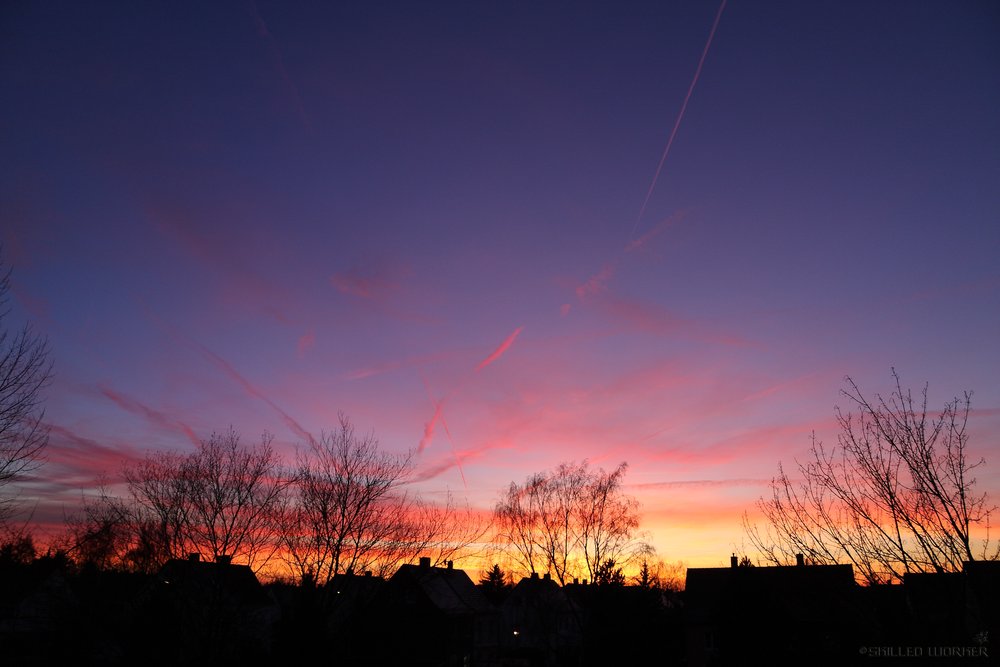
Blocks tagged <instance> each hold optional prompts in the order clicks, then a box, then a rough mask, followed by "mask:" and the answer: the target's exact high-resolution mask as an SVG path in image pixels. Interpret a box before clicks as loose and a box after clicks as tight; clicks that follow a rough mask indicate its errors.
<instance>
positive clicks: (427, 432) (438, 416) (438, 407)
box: [417, 373, 469, 493]
mask: <svg viewBox="0 0 1000 667" xmlns="http://www.w3.org/2000/svg"><path fill="white" fill-rule="evenodd" d="M420 379H421V380H423V382H424V388H425V389H426V390H427V397H428V398H429V399H431V403H433V404H434V416H433V417H431V420H430V421H429V422H427V423H426V424H425V425H424V437H423V438H421V440H420V445H419V446H418V447H417V454H421V453H423V451H424V449H425V448H426V447H427V445H429V444H430V441H431V438H433V437H434V425H435V424H436V423H437V422H438V421H440V422H441V426H443V427H444V434H445V435H446V436H448V443H449V444H450V445H451V455H452V456H453V457H455V465H456V466H457V467H458V472H459V474H461V475H462V485H463V486H465V492H466V493H468V492H469V483H468V482H467V481H465V470H463V469H462V459H461V457H459V455H458V451H456V449H455V440H454V439H453V438H452V437H451V431H450V430H449V429H448V422H447V421H446V420H445V418H444V402H445V401H446V400H448V397H447V396H444V397H443V398H442V399H441V400H440V401H435V400H434V392H432V391H431V385H430V383H429V382H427V378H426V377H425V376H424V374H423V373H420Z"/></svg>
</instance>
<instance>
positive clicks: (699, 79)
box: [0, 0, 1000, 566]
mask: <svg viewBox="0 0 1000 667" xmlns="http://www.w3.org/2000/svg"><path fill="white" fill-rule="evenodd" d="M998 34H1000V10H998V7H997V5H996V3H994V2H987V1H983V2H965V1H956V2H919V1H910V0H907V1H879V2H852V1H845V0H836V1H830V2H809V3H802V2H797V1H787V2H782V1H774V2H766V3H761V2H747V1H745V0H729V1H728V2H727V3H725V4H724V5H720V4H719V3H718V2H715V1H714V0H712V1H693V0H692V1H685V2H648V3H646V2H630V3H618V2H547V1H542V2H531V3H527V2H523V3H521V2H454V3H453V2H428V3H403V2H356V3H354V2H337V3H305V2H265V1H263V0H258V1H256V2H254V1H249V2H228V1H225V0H223V1H221V2H213V3H201V2H178V1H171V2H148V3H131V2H118V3H109V2H88V3H78V2H46V3H37V2H8V3H4V6H3V8H2V9H0V94H2V97H3V100H4V103H3V104H2V105H0V142H2V143H0V242H2V244H3V251H2V252H3V261H4V263H5V264H6V265H7V266H9V267H11V268H12V269H13V276H12V281H13V295H12V296H13V298H12V302H11V308H12V311H11V316H10V318H9V322H10V325H11V326H16V325H18V324H19V323H21V322H28V321H30V322H31V323H32V326H33V327H34V328H35V330H36V331H38V332H39V333H40V334H41V335H44V336H46V337H47V338H48V342H49V346H50V354H51V358H52V361H53V363H54V373H55V375H54V378H53V382H52V383H51V385H50V387H49V388H48V390H47V393H46V396H45V409H46V421H47V422H48V423H49V424H50V425H51V429H52V430H51V437H50V443H49V447H48V452H47V457H46V462H45V464H44V465H43V466H42V467H41V468H40V469H39V470H38V471H36V473H35V475H34V477H33V478H31V479H27V480H24V481H23V483H22V484H21V485H20V494H21V500H22V501H23V502H24V504H25V507H30V508H31V509H32V511H33V517H34V520H35V521H36V522H38V523H39V524H42V525H53V526H54V525H57V524H58V523H59V522H61V521H62V519H63V518H64V517H65V516H66V515H68V514H71V513H72V512H73V511H74V509H75V508H76V507H77V506H78V505H79V503H80V500H81V497H82V496H83V495H85V494H92V493H94V492H95V489H96V488H97V487H98V486H99V485H100V484H102V483H105V484H109V485H110V486H111V487H112V488H114V485H115V484H116V483H118V482H120V480H121V469H122V465H123V462H124V461H130V460H136V459H137V458H141V457H142V456H143V455H144V454H145V453H146V452H148V451H152V450H157V449H174V450H178V451H190V450H191V449H192V448H193V447H194V442H196V441H197V440H199V439H201V438H207V437H208V435H209V434H210V433H212V432H213V431H224V430H225V429H227V428H228V427H229V426H230V425H232V426H233V427H234V428H236V429H237V430H238V431H240V432H241V433H242V435H243V437H244V439H245V440H246V441H247V442H248V443H249V442H253V441H256V440H257V439H258V438H259V436H260V434H261V433H262V432H265V431H266V432H269V433H271V434H273V436H274V439H275V440H274V442H275V445H276V446H277V447H278V448H279V449H280V451H281V452H282V454H283V455H284V456H285V457H287V459H288V460H291V458H292V456H293V454H294V451H295V448H296V447H300V446H302V445H303V444H304V443H305V442H306V441H307V439H308V438H309V437H311V436H312V437H315V436H318V435H319V434H320V433H321V432H323V431H324V430H330V429H332V428H334V427H335V426H336V424H337V419H338V414H339V413H341V412H342V413H344V414H346V415H348V416H349V417H350V418H351V420H352V421H353V422H354V423H355V425H356V426H357V428H359V429H360V430H362V431H369V430H371V431H373V432H374V433H375V434H376V436H377V437H378V438H379V440H380V442H381V445H382V447H383V448H384V449H385V450H387V451H391V452H400V453H402V452H406V451H412V452H413V453H414V456H415V461H416V464H417V471H416V474H415V478H414V479H415V481H414V482H413V484H412V488H413V489H414V490H415V491H417V492H419V493H421V494H423V495H424V496H425V497H427V498H429V499H442V498H444V497H445V495H446V494H447V493H451V494H453V496H454V497H455V498H456V499H458V500H460V501H461V502H468V503H469V504H470V505H472V506H473V507H475V508H479V509H482V510H484V511H488V510H489V509H490V508H491V507H492V506H493V504H494V503H495V501H496V500H497V497H498V494H499V492H500V491H501V490H502V489H503V488H505V487H506V486H507V485H509V483H510V482H511V481H518V482H521V481H523V480H524V478H525V477H527V476H528V475H530V474H532V473H534V472H539V471H542V470H546V469H549V468H552V467H554V466H555V465H557V464H558V463H560V462H563V461H573V460H581V459H587V460H589V461H590V462H591V464H592V465H593V466H596V467H603V468H605V469H611V468H613V467H614V466H616V465H617V464H618V463H620V462H622V461H627V462H628V464H629V472H628V474H627V476H626V491H627V492H628V493H630V494H632V495H634V496H635V497H636V498H638V499H639V500H640V502H641V503H642V512H643V514H642V522H643V523H642V526H643V530H644V531H646V532H647V533H648V537H649V539H650V540H651V542H652V544H653V545H654V546H655V547H656V548H657V550H658V553H659V556H660V557H662V558H664V559H665V560H667V561H676V560H684V561H685V562H687V563H689V564H692V565H706V566H713V565H720V564H723V563H725V562H727V561H728V557H729V555H730V553H731V552H733V551H743V550H744V549H745V548H747V540H746V539H745V537H744V535H743V529H742V527H741V519H742V515H743V513H744V512H745V511H748V510H749V511H751V512H752V510H753V505H754V500H755V499H756V498H758V497H759V496H761V495H762V494H766V493H768V486H767V485H768V482H769V480H770V479H771V478H772V477H773V476H774V475H775V474H776V472H777V466H778V463H779V461H783V462H784V463H785V465H786V466H790V465H794V461H795V460H796V459H798V460H805V458H806V456H807V455H808V450H809V444H810V437H811V434H812V433H815V434H816V437H817V438H818V439H820V440H822V441H824V442H830V443H832V442H835V441H836V436H837V428H836V423H835V421H834V409H835V407H836V406H838V405H840V406H842V407H847V403H846V402H845V400H844V399H843V397H842V396H840V394H839V392H840V390H841V389H842V388H843V387H844V378H845V376H850V377H852V378H854V379H855V381H856V382H857V383H858V385H859V386H860V387H861V388H862V390H863V391H865V392H867V393H870V394H874V393H876V392H883V393H888V392H889V391H890V390H891V388H892V386H893V385H892V376H891V369H892V368H895V369H896V370H897V371H898V373H899V374H900V376H901V378H902V380H903V383H904V385H907V386H910V387H912V388H913V389H914V390H916V391H919V390H920V389H921V388H922V387H923V386H924V384H925V383H927V384H928V386H929V389H928V393H929V400H930V405H931V407H932V408H939V407H940V406H941V405H943V403H944V402H945V401H947V400H949V399H951V398H953V397H954V396H956V395H960V394H961V392H963V391H965V390H971V391H973V392H974V396H973V408H974V413H973V417H972V421H971V424H970V432H971V434H972V440H971V447H972V449H973V451H974V453H976V454H978V455H982V456H985V457H986V458H987V459H990V460H989V462H988V464H987V466H986V467H985V468H981V469H979V471H978V483H979V487H980V489H981V490H985V491H991V493H992V494H993V498H994V499H996V498H1000V456H998V454H1000V447H998V445H1000V442H998V437H997V434H998V433H1000V382H998V378H1000V346H998V345H997V341H998V340H1000V261H998V258H1000V220H998V217H1000V216H998V214H1000V113H997V109H1000V40H998V39H997V35H998ZM667 148H669V150H666V149H667Z"/></svg>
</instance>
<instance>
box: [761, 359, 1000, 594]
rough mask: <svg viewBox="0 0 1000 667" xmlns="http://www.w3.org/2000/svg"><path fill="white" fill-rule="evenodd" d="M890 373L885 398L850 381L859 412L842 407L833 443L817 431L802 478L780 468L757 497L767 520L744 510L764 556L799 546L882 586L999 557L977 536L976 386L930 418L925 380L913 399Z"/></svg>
mask: <svg viewBox="0 0 1000 667" xmlns="http://www.w3.org/2000/svg"><path fill="white" fill-rule="evenodd" d="M892 375H893V379H894V381H895V385H896V388H895V390H894V391H893V392H892V394H891V395H890V396H889V397H888V399H886V398H883V397H882V396H880V395H876V396H875V397H874V398H873V399H869V398H867V397H865V396H864V394H863V393H862V392H861V390H860V389H859V388H858V386H857V384H855V382H854V381H853V380H852V379H851V378H847V388H846V389H844V390H843V391H842V395H843V396H844V397H845V398H846V399H848V401H849V402H850V404H851V408H852V410H853V412H852V411H847V412H843V411H841V410H840V408H837V412H836V414H837V422H838V424H839V426H840V434H839V435H838V438H837V445H836V446H834V447H830V448H828V447H825V446H824V445H823V443H822V442H819V441H817V440H816V439H815V437H814V438H813V443H812V447H811V450H810V460H809V461H808V462H807V463H805V464H801V463H800V464H797V473H798V474H797V476H796V477H792V476H790V475H789V474H788V473H786V472H785V470H784V468H783V467H782V466H780V465H779V468H778V476H777V477H776V478H775V479H774V480H772V483H771V497H770V498H766V499H765V498H762V499H761V500H760V501H759V502H758V507H759V509H760V511H761V513H762V514H763V516H764V518H765V519H766V520H767V524H768V525H767V526H765V528H764V529H761V528H760V527H758V526H756V525H751V523H750V521H749V519H748V518H747V517H744V525H745V528H746V531H747V535H748V537H749V538H750V540H751V542H752V543H753V544H754V545H755V546H756V547H757V549H758V550H759V551H760V552H761V554H762V555H763V556H764V558H765V560H767V561H769V562H772V563H776V564H777V563H786V562H790V561H791V560H792V558H793V556H794V554H799V553H801V554H803V555H804V556H805V557H806V558H807V559H808V560H810V561H811V562H815V563H835V562H850V563H852V564H853V565H854V567H855V570H856V571H857V573H858V575H859V577H860V578H861V579H862V580H864V581H866V582H869V583H880V582H887V581H889V582H891V581H899V580H900V579H901V578H902V576H903V575H904V574H905V573H908V572H952V571H957V570H961V568H962V563H963V562H965V561H971V560H975V559H977V558H988V559H993V560H995V559H997V558H998V556H1000V551H998V550H994V551H992V552H991V551H990V546H989V540H988V538H984V539H983V540H982V542H981V544H978V545H977V544H976V540H975V539H974V537H973V531H974V530H975V529H976V528H977V527H983V528H988V526H989V517H990V511H991V509H992V508H991V507H990V506H989V505H988V498H987V495H986V494H985V493H976V492H975V488H974V487H975V484H976V479H975V477H974V476H973V473H974V471H975V469H976V468H978V467H979V466H981V465H983V464H984V463H985V461H984V460H983V459H972V460H970V459H969V456H968V452H967V447H968V440H969V436H968V433H967V430H966V427H967V423H968V419H969V414H970V410H971V400H972V395H971V393H969V392H966V393H965V394H964V395H963V396H962V397H961V398H955V399H953V400H952V401H949V402H948V403H946V404H945V406H944V408H943V409H942V410H941V412H940V413H938V414H937V415H928V412H927V387H926V385H925V387H924V389H923V392H922V396H921V398H920V399H919V400H917V401H915V400H914V398H913V396H912V394H911V392H910V391H909V390H904V389H903V387H902V383H901V381H900V379H899V376H898V375H897V374H896V372H895V370H893V372H892Z"/></svg>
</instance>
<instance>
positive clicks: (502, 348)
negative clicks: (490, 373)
mask: <svg viewBox="0 0 1000 667" xmlns="http://www.w3.org/2000/svg"><path fill="white" fill-rule="evenodd" d="M522 329H524V327H523V326H520V327H518V328H516V329H514V331H513V333H511V334H510V335H509V336H507V338H505V339H504V341H503V342H502V343H500V345H499V347H497V349H495V350H493V352H491V353H490V355H489V356H488V357H486V358H485V359H483V360H482V361H480V362H479V363H478V364H477V365H476V372H479V371H481V370H483V369H484V368H486V367H487V366H489V365H490V364H492V363H493V362H494V361H496V360H497V359H499V358H500V357H502V356H503V354H504V352H506V351H507V350H508V349H509V348H510V346H511V345H513V344H514V341H515V340H517V337H518V336H519V335H520V334H521V330H522Z"/></svg>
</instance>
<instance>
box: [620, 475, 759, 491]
mask: <svg viewBox="0 0 1000 667" xmlns="http://www.w3.org/2000/svg"><path fill="white" fill-rule="evenodd" d="M770 483H771V480H769V479H749V478H744V479H682V480H673V481H666V482H642V483H640V484H628V485H627V486H628V487H629V488H632V489H637V490H643V491H647V490H654V489H687V488H699V489H711V488H720V487H744V486H767V485H769V484H770Z"/></svg>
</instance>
